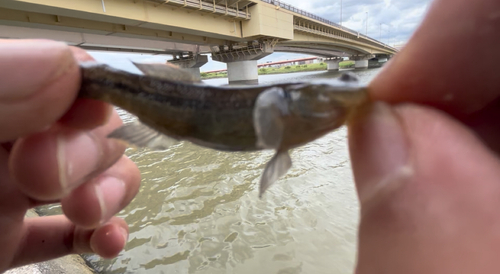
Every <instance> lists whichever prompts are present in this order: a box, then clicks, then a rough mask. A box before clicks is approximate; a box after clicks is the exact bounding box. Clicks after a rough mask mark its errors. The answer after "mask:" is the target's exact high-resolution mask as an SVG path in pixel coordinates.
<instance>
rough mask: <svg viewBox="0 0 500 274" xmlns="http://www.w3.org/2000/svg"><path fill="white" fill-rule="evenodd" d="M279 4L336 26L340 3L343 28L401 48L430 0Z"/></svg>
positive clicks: (290, 0)
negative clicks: (312, 15) (291, 6)
mask: <svg viewBox="0 0 500 274" xmlns="http://www.w3.org/2000/svg"><path fill="white" fill-rule="evenodd" d="M471 1H472V0H471ZM281 2H285V3H287V4H291V5H293V6H295V7H297V8H300V9H302V10H305V11H308V12H310V13H313V14H316V15H318V16H321V17H323V18H325V19H328V20H330V21H333V22H336V23H340V6H341V2H342V25H343V26H345V27H348V28H350V29H352V30H355V31H359V32H361V33H363V34H365V33H366V31H367V30H368V36H370V37H373V38H375V39H377V40H380V41H382V42H384V43H387V44H389V45H392V46H393V45H402V44H404V43H405V42H406V41H407V40H408V39H409V38H410V36H411V35H412V33H413V32H414V31H415V29H416V28H417V27H418V25H419V24H420V22H421V21H422V19H423V17H424V15H425V13H426V12H427V9H428V7H429V4H430V2H431V0H307V1H306V0H282V1H281ZM367 12H368V13H367ZM92 55H93V56H94V58H96V59H98V60H99V61H103V62H106V63H110V64H112V65H113V66H116V67H120V68H122V69H126V70H133V71H135V69H134V68H133V66H132V65H131V64H130V61H129V60H134V61H138V62H141V61H143V62H146V61H156V62H165V61H166V60H168V59H171V58H172V57H170V56H161V57H160V56H151V55H146V54H120V53H101V52H94V53H92ZM308 56H309V55H305V54H292V53H273V54H271V55H269V56H267V57H265V58H263V59H261V60H259V63H261V62H266V61H279V60H286V59H295V58H301V57H308ZM225 68H226V64H224V63H220V62H215V61H212V60H211V58H210V57H209V62H208V63H207V64H206V65H204V66H203V67H202V68H201V71H209V70H215V69H225Z"/></svg>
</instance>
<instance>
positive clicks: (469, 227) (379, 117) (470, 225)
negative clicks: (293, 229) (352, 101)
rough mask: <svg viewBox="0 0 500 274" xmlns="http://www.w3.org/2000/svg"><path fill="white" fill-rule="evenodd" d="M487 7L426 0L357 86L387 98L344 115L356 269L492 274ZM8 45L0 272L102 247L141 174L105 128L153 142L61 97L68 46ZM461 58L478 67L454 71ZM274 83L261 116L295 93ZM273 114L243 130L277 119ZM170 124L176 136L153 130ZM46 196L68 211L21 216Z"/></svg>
mask: <svg viewBox="0 0 500 274" xmlns="http://www.w3.org/2000/svg"><path fill="white" fill-rule="evenodd" d="M499 11H500V3H499V2H498V1H496V0H479V1H468V0H436V1H435V3H434V5H433V6H432V9H431V10H430V13H429V15H428V17H427V18H426V20H425V21H424V23H423V24H422V26H421V28H420V29H419V30H418V31H417V34H416V35H415V36H414V37H413V38H412V40H411V41H410V42H409V43H408V44H407V46H406V47H405V49H404V50H403V51H402V52H401V53H399V55H398V56H396V57H395V58H394V59H393V60H392V61H391V64H388V65H387V67H386V68H385V69H384V71H383V72H381V73H380V75H379V76H378V77H377V78H376V79H375V80H374V81H373V82H372V83H371V84H370V86H369V95H370V97H371V99H373V100H374V101H385V102H389V103H391V104H392V105H388V104H386V103H380V102H376V103H373V104H371V105H369V106H367V107H366V108H359V110H361V111H359V112H358V113H355V114H356V115H355V117H354V118H353V119H349V121H350V123H349V143H350V152H351V158H352V165H353V170H354V176H355V181H356V187H357V190H358V195H359V199H360V202H361V223H360V230H359V250H358V265H357V270H356V273H358V274H363V273H389V274H390V273H496V272H498V269H499V268H500V261H499V260H498V251H499V250H500V237H498V227H500V217H499V216H500V215H499V214H498V208H500V204H499V203H500V202H499V201H500V199H499V198H498V197H499V196H500V188H499V179H498V178H500V161H499V158H498V153H499V152H500V142H499V141H498V140H500V128H499V127H498V120H499V119H500V108H499V102H500V81H498V75H500V73H499V70H498V62H500V52H499V51H498V45H500V36H499V35H498V33H500V24H498V22H499V19H500V16H499ZM457 18H459V20H457ZM10 43H14V44H10V45H9V44H8V43H6V42H2V43H0V104H1V107H0V113H1V114H2V115H0V117H2V118H0V129H1V130H0V132H1V133H0V142H2V149H1V150H0V173H1V177H0V180H1V181H0V183H1V185H2V188H1V190H0V232H2V233H0V243H2V247H1V251H2V252H1V253H2V255H3V256H2V257H0V271H3V270H5V269H7V268H11V267H14V266H17V265H22V264H27V263H31V262H35V261H42V260H48V259H52V258H55V257H59V256H63V255H66V254H69V253H74V252H89V251H91V252H96V253H98V254H100V255H101V256H105V257H111V256H114V255H116V254H117V252H118V251H119V250H120V249H121V248H122V247H123V245H124V242H125V238H126V234H127V233H126V224H125V223H124V222H123V221H122V220H119V219H117V218H112V217H111V216H112V215H113V214H115V213H116V212H117V211H118V210H119V209H120V208H122V207H123V206H125V205H126V204H127V203H128V202H129V201H130V200H131V199H132V197H133V196H134V194H135V193H136V192H137V188H138V181H139V177H138V176H139V175H138V171H137V169H136V167H135V166H134V165H133V164H132V163H131V162H130V161H129V160H128V159H127V158H124V157H122V158H120V157H121V155H122V152H123V147H122V146H121V145H120V144H118V143H115V142H114V141H113V140H112V139H113V138H112V139H108V138H106V136H108V135H109V134H111V132H114V134H117V135H112V137H113V136H114V137H120V138H122V139H126V140H127V141H129V142H132V143H134V140H136V141H138V142H139V144H141V142H142V141H144V140H146V141H147V142H146V143H145V144H147V146H153V147H154V146H155V145H158V146H160V147H161V146H162V145H165V143H164V140H163V138H159V139H157V138H155V137H156V136H157V135H155V134H151V133H149V132H148V131H146V136H147V137H148V138H140V139H139V140H137V139H134V138H133V137H137V136H134V135H132V136H131V135H130V134H129V133H128V132H127V130H123V131H120V130H118V131H116V129H117V128H119V126H120V123H121V122H120V121H119V120H118V117H117V116H116V114H115V113H114V114H112V115H111V118H110V119H109V121H108V122H107V123H106V122H105V121H106V119H105V117H107V116H108V113H109V106H107V105H105V104H102V103H98V102H95V101H86V100H77V101H76V103H73V102H74V99H75V97H76V96H77V91H78V89H79V84H80V83H79V82H80V81H79V80H80V78H79V70H78V67H77V64H76V62H74V60H73V59H72V58H70V57H71V53H70V52H69V50H68V48H67V47H65V46H62V45H61V44H58V43H56V44H42V43H40V44H37V45H36V46H31V47H28V46H27V44H24V43H19V42H10ZM12 45H14V46H12ZM23 47H24V48H23ZM41 51H43V54H36V53H37V52H38V53H40V52H41ZM47 53H49V54H47ZM73 54H75V55H77V56H83V58H82V59H86V58H88V57H85V55H84V54H83V53H82V52H81V51H75V52H74V53H73ZM473 57H475V58H476V61H475V66H476V67H478V68H480V70H471V71H468V70H466V69H462V68H461V66H464V65H466V64H468V63H469V62H470V58H473ZM429 60H432V62H431V61H429ZM42 65H43V66H42ZM42 68H44V69H42ZM57 68H59V69H60V70H57ZM19 75H21V76H22V77H21V76H19ZM94 79H95V78H94ZM144 79H149V78H144ZM90 84H95V83H90ZM101 84H103V83H101ZM180 86H182V87H186V85H180ZM191 86H192V85H191ZM286 90H287V89H286V88H283V87H281V90H280V89H271V88H269V90H268V92H269V93H266V94H267V96H266V97H263V99H265V100H263V101H261V102H260V103H262V104H257V105H258V106H260V107H262V108H261V109H262V110H265V111H268V112H269V113H270V114H272V115H275V114H276V113H278V114H280V115H281V114H283V113H287V112H286V111H287V110H290V109H289V108H288V107H289V105H286V107H285V108H282V107H283V105H282V102H283V100H282V99H283V98H287V99H290V98H292V96H296V95H292V93H289V94H288V95H290V96H289V97H285V96H283V94H286V93H283V92H282V91H286ZM62 91H64V92H62ZM252 98H257V97H252ZM316 98H320V97H316ZM257 101H258V100H252V102H253V103H255V102H257ZM238 102H240V101H238ZM404 102H414V103H417V104H419V105H415V104H409V103H406V104H403V103H404ZM191 103H192V104H191V106H199V105H196V100H191ZM356 104H357V103H356ZM269 106H270V108H269ZM302 106H304V105H302ZM88 109H92V110H93V111H91V112H89V111H88ZM253 109H254V108H252V110H253ZM295 109H296V108H295ZM299 109H300V108H299ZM349 109H352V108H350V107H349ZM231 113H234V112H231ZM273 113H274V114H273ZM253 114H255V113H254V112H252V113H251V115H250V116H248V115H247V116H245V117H255V116H253ZM257 114H258V113H257ZM272 117H274V118H276V117H278V118H280V116H279V115H278V116H272ZM145 120H146V121H145V122H146V123H148V121H147V119H145ZM256 120H258V119H256ZM341 120H343V121H345V120H347V119H345V118H342V119H341ZM277 121H278V123H277V124H276V121H274V120H261V121H260V122H259V123H254V122H251V123H250V125H251V128H250V127H248V128H250V129H251V132H255V131H254V129H255V128H254V127H260V126H266V124H267V123H274V124H273V125H278V126H283V123H282V122H283V120H281V121H280V119H277ZM55 122H57V123H56V124H55V125H54V123H55ZM143 122H144V121H143ZM149 123H150V124H149V125H150V126H151V123H152V122H151V121H149ZM280 123H281V124H280ZM49 125H52V126H51V127H50V128H47V126H49ZM179 125H180V127H179V128H180V129H182V127H181V125H182V124H181V123H179ZM245 126H248V124H245V125H244V126H243V128H244V127H245ZM153 127H154V126H153ZM123 129H125V128H123ZM278 129H279V128H278ZM329 130H330V128H329ZM186 132H190V131H186ZM265 132H268V133H269V132H272V131H270V130H267V131H265ZM281 132H282V133H283V131H281ZM60 133H62V135H61V134H60ZM81 133H84V134H83V135H82V134H81ZM169 134H170V135H171V136H172V135H174V136H173V137H179V136H175V134H172V132H171V131H168V132H166V134H162V136H163V135H169ZM85 135H86V136H85ZM89 135H90V136H92V137H91V138H90V139H92V140H93V141H95V142H94V145H95V143H97V144H98V145H97V147H99V148H100V150H98V151H100V153H97V156H96V157H95V158H92V157H87V156H82V155H94V156H95V154H93V153H94V152H95V146H94V145H89V144H88V138H87V137H88V136H89ZM197 136H198V137H199V136H201V137H203V138H193V139H190V140H191V141H194V142H199V144H201V145H208V144H211V145H214V143H215V145H217V147H216V148H226V149H234V148H236V149H238V150H242V149H243V148H248V149H250V148H252V149H255V147H251V146H248V144H253V145H255V144H256V143H257V144H261V145H262V147H264V148H265V147H268V148H269V147H270V148H273V149H276V148H279V147H278V146H277V144H276V143H273V140H276V138H266V137H265V136H266V134H261V135H260V136H259V135H255V134H254V135H252V136H251V134H250V135H249V134H247V135H243V137H246V138H248V137H249V136H250V138H248V139H245V138H243V142H241V141H240V142H235V143H232V145H231V146H230V147H229V148H228V147H224V146H223V144H227V142H228V141H234V139H231V140H225V142H224V143H223V144H222V146H221V143H217V142H218V141H220V139H213V138H212V137H213V135H210V134H208V135H206V134H205V135H203V134H199V135H197ZM271 136H274V137H276V136H280V133H279V131H278V133H276V132H274V133H273V134H271ZM259 137H261V139H260V142H255V141H256V140H259ZM207 138H208V139H207ZM211 138H212V139H211ZM280 138H281V137H280ZM174 139H175V138H174ZM278 139H279V138H278ZM207 140H208V141H210V142H205V141H207ZM279 140H280V142H279V143H280V144H281V141H282V139H279ZM13 141H15V142H13ZM214 141H215V142H214ZM242 144H243V146H241V145H242ZM297 144H300V142H297ZM12 145H13V146H12ZM61 148H62V149H63V150H60V149H61ZM64 148H75V150H64ZM61 151H64V152H61ZM277 151H278V152H279V151H280V150H279V149H277ZM84 153H85V154H84ZM276 157H279V158H281V159H284V160H286V161H283V160H281V161H278V162H279V163H282V164H283V163H285V164H284V165H283V167H285V168H284V169H278V170H286V167H287V166H288V165H286V163H287V161H288V159H287V157H286V156H285V154H283V153H281V154H280V153H277V154H276ZM96 159H97V160H96ZM71 162H73V163H74V164H72V165H68V163H71ZM115 162H116V163H115ZM113 163H115V164H114V165H113V166H111V167H110V165H112V164H113ZM61 170H62V171H64V172H62V173H61V172H60V171H61ZM273 170H276V169H273ZM275 177H276V176H274V177H273V178H275ZM90 178H94V179H93V180H92V179H90ZM109 178H115V179H117V180H108V179H109ZM111 181H114V182H111ZM116 181H118V182H122V183H123V184H122V183H116ZM110 182H111V183H110ZM51 201H61V202H62V204H63V208H64V212H65V214H66V216H67V218H66V217H62V216H55V217H44V218H39V219H33V220H23V216H24V213H25V212H26V210H27V209H28V208H30V207H33V206H35V205H39V204H42V203H47V202H51ZM103 205H105V206H104V207H103ZM106 220H109V221H108V222H106V223H104V224H103V221H104V222H105V221H106ZM75 225H77V226H75ZM106 235H107V236H106ZM41 239H44V240H45V241H41Z"/></svg>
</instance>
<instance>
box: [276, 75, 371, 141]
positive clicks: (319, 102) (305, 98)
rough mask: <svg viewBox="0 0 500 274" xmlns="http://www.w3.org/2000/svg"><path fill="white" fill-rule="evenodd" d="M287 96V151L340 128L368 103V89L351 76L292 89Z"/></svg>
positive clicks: (285, 135) (285, 121)
mask: <svg viewBox="0 0 500 274" xmlns="http://www.w3.org/2000/svg"><path fill="white" fill-rule="evenodd" d="M285 94H287V96H288V98H287V102H288V107H287V109H288V115H286V116H284V117H283V119H284V133H283V140H282V146H285V147H286V146H289V147H295V146H300V145H303V144H305V143H308V142H310V141H312V140H314V139H317V138H319V137H321V136H323V135H325V134H327V133H329V132H331V131H333V130H335V129H337V128H339V127H341V126H342V125H344V124H345V123H346V121H347V120H348V118H349V117H350V115H351V114H352V113H353V110H355V109H356V108H357V107H359V106H361V105H362V104H363V103H364V102H366V101H367V99H368V93H367V88H366V87H365V86H362V85H360V84H359V83H358V81H357V77H355V75H354V74H352V73H348V74H344V75H342V76H341V77H339V78H337V79H333V80H328V81H321V82H312V83H302V84H296V85H290V86H288V87H287V88H286V89H285Z"/></svg>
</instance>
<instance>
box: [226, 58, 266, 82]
mask: <svg viewBox="0 0 500 274" xmlns="http://www.w3.org/2000/svg"><path fill="white" fill-rule="evenodd" d="M227 78H228V80H229V83H230V84H243V85H252V84H258V83H259V72H258V69H257V60H248V61H239V62H228V63H227Z"/></svg>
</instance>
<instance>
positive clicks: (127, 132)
mask: <svg viewBox="0 0 500 274" xmlns="http://www.w3.org/2000/svg"><path fill="white" fill-rule="evenodd" d="M108 137H109V138H114V139H118V140H122V141H125V142H126V143H128V144H130V145H133V146H136V147H148V148H151V149H155V150H164V149H167V148H168V147H170V146H171V145H174V144H176V143H178V142H179V141H177V140H175V139H173V138H170V137H168V136H166V135H165V134H163V133H160V132H158V131H156V130H154V129H152V128H150V127H148V126H147V125H145V124H143V123H141V122H140V121H135V122H132V123H129V124H125V125H123V126H121V127H120V128H118V129H116V130H115V131H113V132H111V133H110V134H109V135H108Z"/></svg>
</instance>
